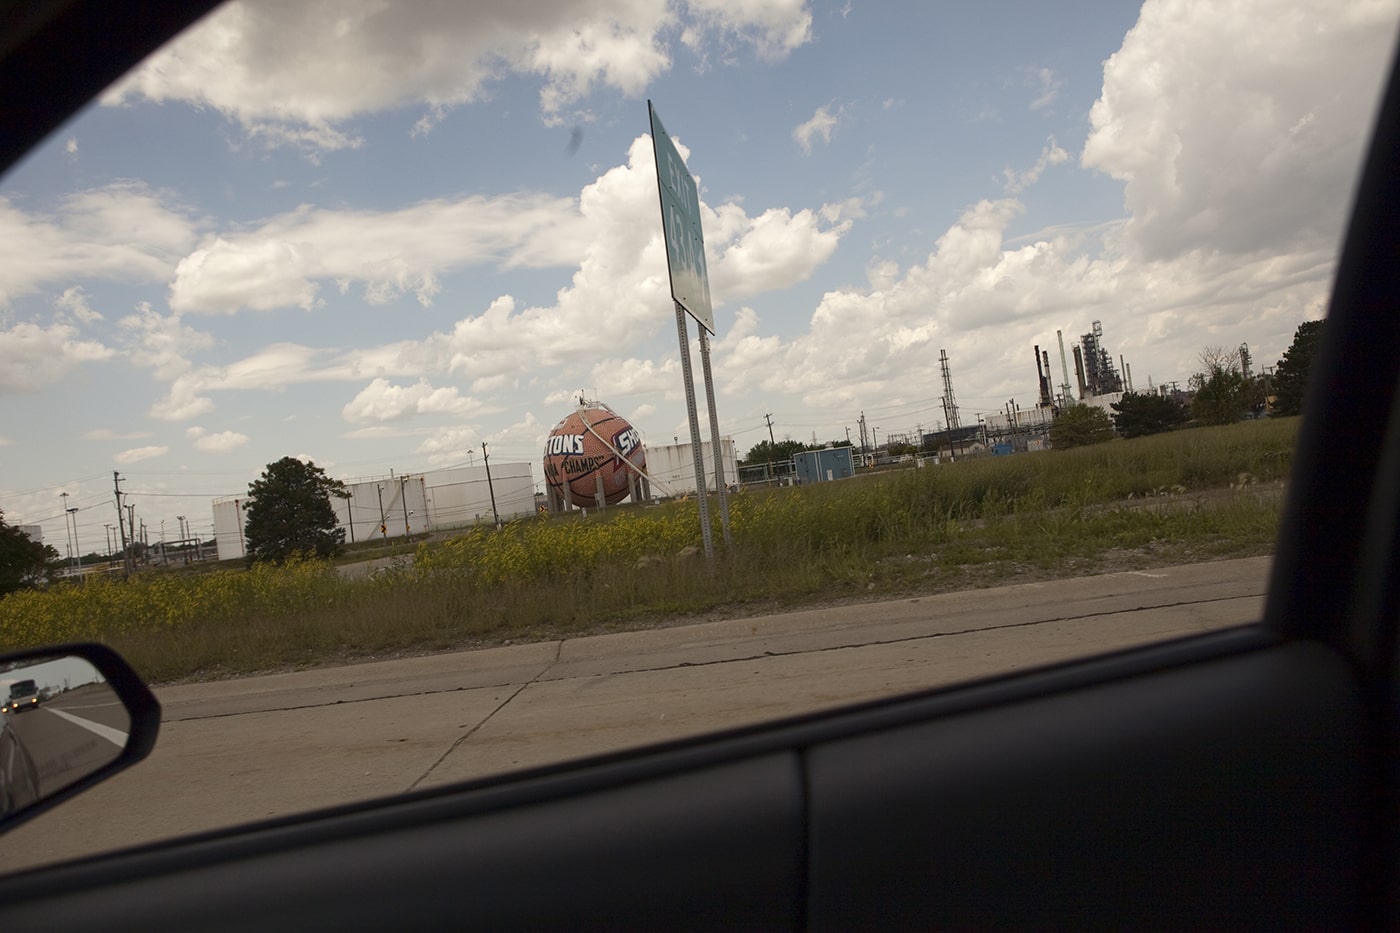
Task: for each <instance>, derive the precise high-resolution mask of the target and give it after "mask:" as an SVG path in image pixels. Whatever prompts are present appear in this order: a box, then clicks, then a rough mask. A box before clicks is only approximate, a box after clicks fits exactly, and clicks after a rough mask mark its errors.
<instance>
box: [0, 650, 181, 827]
mask: <svg viewBox="0 0 1400 933" xmlns="http://www.w3.org/2000/svg"><path fill="white" fill-rule="evenodd" d="M0 702H2V703H3V706H0V832H5V831H7V830H9V829H12V828H14V827H15V826H18V825H19V824H20V823H23V822H24V821H25V820H28V819H30V818H32V817H34V816H37V815H38V814H40V813H42V812H44V811H45V810H47V809H49V808H50V807H53V806H56V805H58V804H59V803H61V802H62V801H64V800H67V799H68V798H69V797H72V796H74V795H75V794H78V793H81V792H82V791H84V790H86V789H87V788H89V787H91V786H93V785H94V784H96V783H98V782H100V781H103V780H105V779H107V778H108V777H110V776H112V775H113V774H116V773H117V772H118V771H122V770H124V769H126V768H128V767H130V766H131V765H133V764H135V763H136V762H138V761H140V760H141V759H142V758H145V757H146V756H147V755H148V754H150V751H151V749H152V747H154V745H155V741H156V733H157V732H158V731H159V729H160V703H159V702H157V701H156V698H155V696H154V695H153V694H152V693H151V691H150V689H148V688H147V687H146V685H145V684H144V683H142V682H141V678H140V677H138V676H137V675H136V672H135V671H133V670H132V669H131V666H130V665H128V664H127V663H126V662H125V661H124V660H122V658H121V657H120V656H119V655H118V654H117V653H116V652H115V651H113V650H112V649H110V648H108V647H106V646H104V645H97V644H79V645H59V646H55V647H52V648H41V649H37V650H32V651H24V652H18V653H15V654H7V655H0Z"/></svg>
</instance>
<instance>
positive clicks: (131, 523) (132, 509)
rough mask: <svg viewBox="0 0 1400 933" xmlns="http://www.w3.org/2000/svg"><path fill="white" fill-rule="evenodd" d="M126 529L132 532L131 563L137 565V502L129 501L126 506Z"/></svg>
mask: <svg viewBox="0 0 1400 933" xmlns="http://www.w3.org/2000/svg"><path fill="white" fill-rule="evenodd" d="M126 529H127V531H129V532H131V564H132V566H133V567H134V566H136V504H135V503H134V502H133V503H128V504H127V507H126Z"/></svg>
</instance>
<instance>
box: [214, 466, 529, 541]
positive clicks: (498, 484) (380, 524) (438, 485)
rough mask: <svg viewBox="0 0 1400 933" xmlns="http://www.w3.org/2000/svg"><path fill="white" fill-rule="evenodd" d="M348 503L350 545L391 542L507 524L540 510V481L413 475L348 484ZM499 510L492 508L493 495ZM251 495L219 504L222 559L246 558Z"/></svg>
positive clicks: (499, 474)
mask: <svg viewBox="0 0 1400 933" xmlns="http://www.w3.org/2000/svg"><path fill="white" fill-rule="evenodd" d="M345 488H346V490H347V491H348V492H349V493H350V498H349V499H340V498H336V497H331V500H330V502H331V508H332V509H333V510H334V511H335V513H336V517H337V519H338V520H339V526H340V527H341V528H344V529H345V540H346V542H347V543H354V542H358V541H369V540H373V539H375V538H381V539H383V540H386V541H387V540H389V539H391V538H402V537H404V536H406V535H420V534H426V533H427V532H429V531H440V530H443V529H447V528H461V527H465V526H468V525H473V524H476V523H478V522H482V521H485V522H491V521H493V520H494V519H495V516H497V515H499V517H500V518H501V519H502V520H505V519H509V518H514V517H516V516H519V515H532V514H534V511H535V480H534V476H533V475H532V473H531V470H530V464H528V463H493V464H491V468H490V479H489V481H488V479H487V469H486V467H484V466H479V467H477V466H469V467H456V468H454V469H450V470H433V471H430V472H427V473H418V474H413V475H411V476H394V475H393V474H390V475H388V476H381V477H370V478H368V479H356V480H350V481H347V482H346V483H345ZM493 493H494V497H495V507H494V509H493V508H492V495H493ZM247 504H248V497H247V496H226V497H224V498H222V499H216V500H214V540H215V542H216V544H217V547H218V552H219V560H234V559H238V558H241V557H243V556H244V555H245V554H246V553H247V541H246V537H245V534H244V528H245V526H246V524H247V520H248V519H247V514H246V508H247Z"/></svg>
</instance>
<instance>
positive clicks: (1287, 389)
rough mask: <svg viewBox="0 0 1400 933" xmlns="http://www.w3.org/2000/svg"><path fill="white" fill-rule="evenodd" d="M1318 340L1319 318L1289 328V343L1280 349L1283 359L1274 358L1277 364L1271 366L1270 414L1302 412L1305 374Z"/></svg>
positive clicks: (1309, 370)
mask: <svg viewBox="0 0 1400 933" xmlns="http://www.w3.org/2000/svg"><path fill="white" fill-rule="evenodd" d="M1321 340H1322V322H1321V321H1304V322H1303V323H1301V324H1299V325H1298V329H1297V330H1295V331H1294V332H1293V343H1291V344H1289V346H1288V349H1287V350H1284V351H1283V359H1281V360H1279V361H1278V368H1277V369H1275V370H1274V381H1273V390H1274V403H1273V407H1272V411H1273V413H1274V414H1276V415H1301V414H1302V413H1303V396H1304V395H1305V394H1306V393H1307V388H1308V375H1309V374H1310V373H1311V372H1312V364H1313V357H1314V356H1315V355H1316V354H1317V345H1318V343H1319V342H1320V341H1321Z"/></svg>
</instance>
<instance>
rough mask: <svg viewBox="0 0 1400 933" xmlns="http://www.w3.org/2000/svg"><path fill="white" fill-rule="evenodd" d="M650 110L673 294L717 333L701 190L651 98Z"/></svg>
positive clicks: (663, 227)
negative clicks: (703, 226) (701, 221)
mask: <svg viewBox="0 0 1400 933" xmlns="http://www.w3.org/2000/svg"><path fill="white" fill-rule="evenodd" d="M647 113H648V114H649V115H650V116H651V145H652V152H653V153H654V154H655V156H656V180H657V182H658V184H657V188H658V190H659V191H660V193H661V227H662V231H663V233H664V234H665V237H666V260H667V266H668V267H669V269H670V272H671V297H672V298H674V299H675V300H676V302H677V303H679V304H680V306H681V307H683V308H685V310H686V311H687V312H689V314H690V316H691V317H693V318H695V320H696V322H697V323H699V324H700V326H701V327H703V328H705V330H707V331H709V332H710V333H712V334H713V333H714V332H715V312H714V309H713V308H711V307H710V275H709V270H708V269H707V268H706V266H705V235H704V233H703V232H702V231H701V229H700V192H699V191H698V190H697V189H696V187H695V179H694V178H691V177H690V172H689V170H687V169H686V167H685V160H684V159H682V158H681V154H680V153H679V152H677V151H676V146H675V144H674V143H672V142H671V137H670V136H669V135H667V133H666V129H665V127H663V126H662V125H661V118H660V117H658V116H657V115H656V108H654V107H652V105H651V101H647Z"/></svg>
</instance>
